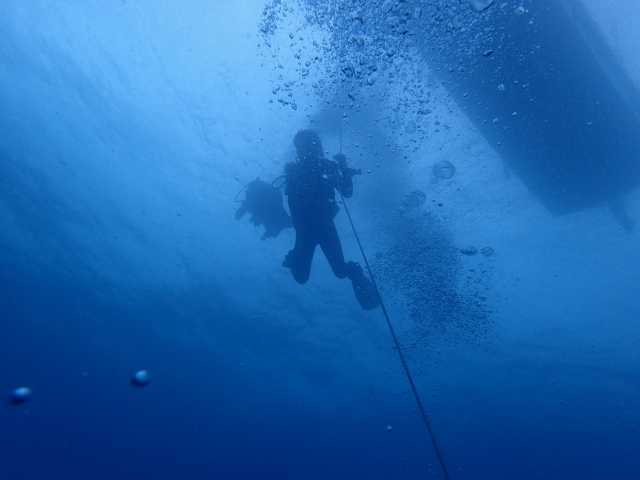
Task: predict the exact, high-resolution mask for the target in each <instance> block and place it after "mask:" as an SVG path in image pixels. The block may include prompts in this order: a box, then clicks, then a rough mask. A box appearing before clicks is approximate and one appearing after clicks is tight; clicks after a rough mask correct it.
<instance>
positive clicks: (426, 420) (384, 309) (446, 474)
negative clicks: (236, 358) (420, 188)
mask: <svg viewBox="0 0 640 480" xmlns="http://www.w3.org/2000/svg"><path fill="white" fill-rule="evenodd" d="M335 6H336V7H337V2H336V3H335ZM343 47H344V43H343V37H342V33H340V36H339V49H338V52H339V58H342V57H344V52H343V50H342V49H343ZM339 82H341V83H342V82H343V79H342V78H341V77H339ZM338 89H339V92H340V93H342V94H344V91H342V90H343V89H342V88H341V85H338ZM339 101H340V102H341V103H342V102H344V98H339ZM341 107H343V108H344V106H343V105H341ZM343 117H344V113H343V112H342V113H341V114H340V123H339V129H340V130H339V139H340V153H342V144H343V130H344V128H343V121H344V118H343ZM338 194H339V195H340V200H341V201H342V206H343V207H344V211H345V213H346V214H347V218H348V219H349V224H350V225H351V230H352V231H353V236H354V237H355V239H356V242H357V244H358V248H359V249H360V254H361V255H362V259H363V260H364V264H365V266H366V268H367V272H368V273H369V278H370V279H371V283H372V284H373V288H374V290H375V292H376V295H377V296H378V299H379V300H380V308H381V310H382V313H383V314H384V318H385V321H386V323H387V327H388V329H389V333H390V334H391V338H392V339H393V343H394V345H395V347H396V351H397V352H398V357H399V358H400V363H401V364H402V369H403V370H404V373H405V375H406V377H407V381H408V382H409V386H410V387H411V393H412V394H413V398H414V399H415V401H416V406H417V407H418V411H419V412H420V417H421V418H422V423H424V426H425V429H426V431H427V434H428V436H429V439H430V440H431V445H432V446H433V451H434V452H435V455H436V458H437V460H438V464H439V465H440V468H441V469H442V474H443V477H444V479H445V480H450V479H451V477H450V475H449V470H448V469H447V464H446V463H445V461H444V455H443V453H442V449H441V448H440V445H439V443H438V439H437V438H436V435H435V432H434V431H433V427H432V426H431V420H429V416H428V415H427V412H426V410H425V408H424V404H423V403H422V398H421V397H420V393H419V392H418V388H417V387H416V383H415V381H414V380H413V375H412V374H411V370H410V369H409V364H408V363H407V359H406V357H405V355H404V352H403V350H402V347H401V345H400V340H398V335H397V334H396V330H395V328H393V323H391V317H390V316H389V312H388V311H387V307H386V305H385V304H384V300H383V298H382V294H381V293H380V289H379V288H378V283H377V282H376V278H375V276H374V275H373V270H371V265H370V264H369V259H368V258H367V255H366V254H365V252H364V247H363V246H362V242H361V241H360V236H359V235H358V231H357V230H356V226H355V224H354V222H353V217H352V216H351V211H350V210H349V206H348V205H347V202H346V200H345V199H344V196H343V195H342V193H341V192H340V191H338Z"/></svg>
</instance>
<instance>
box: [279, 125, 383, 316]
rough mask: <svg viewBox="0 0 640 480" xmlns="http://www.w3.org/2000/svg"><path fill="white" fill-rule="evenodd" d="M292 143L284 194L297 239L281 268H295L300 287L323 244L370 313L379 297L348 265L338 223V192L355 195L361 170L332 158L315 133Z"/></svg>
mask: <svg viewBox="0 0 640 480" xmlns="http://www.w3.org/2000/svg"><path fill="white" fill-rule="evenodd" d="M293 143H294V145H295V148H296V152H297V157H298V158H297V161H294V162H290V163H288V164H287V165H286V167H285V195H286V196H287V200H288V204H289V212H290V214H291V221H292V223H293V228H294V229H295V231H296V240H295V245H294V247H293V249H292V250H290V251H289V253H288V254H287V255H286V257H285V259H284V262H283V264H282V265H283V266H284V267H286V268H289V269H290V270H291V273H292V274H293V278H295V280H296V281H297V282H298V283H300V284H304V283H306V282H307V280H308V279H309V275H310V273H311V263H312V261H313V255H314V253H315V249H316V247H317V246H320V248H321V249H322V252H323V253H324V255H325V257H326V258H327V260H328V262H329V265H330V266H331V269H332V270H333V273H334V274H335V276H336V277H338V278H341V279H342V278H349V279H350V280H351V283H352V286H353V291H354V293H355V296H356V299H357V300H358V303H359V304H360V306H361V307H362V308H363V309H365V310H370V309H373V308H376V307H377V306H378V305H379V298H378V294H377V292H376V290H375V288H374V286H373V284H372V283H371V281H370V280H369V279H368V278H367V277H366V276H365V274H364V272H363V271H362V267H361V266H360V265H359V264H358V263H357V262H346V261H345V259H344V254H343V251H342V243H341V242H340V237H339V236H338V231H337V230H336V226H335V224H334V221H333V220H334V218H335V216H336V214H337V213H338V211H339V207H338V204H337V202H336V195H335V191H336V190H337V191H338V192H339V193H340V194H341V195H343V196H344V197H346V198H349V197H351V196H352V195H353V177H354V175H359V174H360V173H361V172H360V171H359V170H355V169H353V168H349V167H348V166H347V162H346V157H345V156H344V155H343V154H338V155H335V156H334V160H327V159H326V158H325V157H324V151H323V149H322V143H321V141H320V137H319V136H318V134H317V133H316V132H315V131H313V130H300V131H299V132H298V133H297V134H296V135H295V137H294V140H293Z"/></svg>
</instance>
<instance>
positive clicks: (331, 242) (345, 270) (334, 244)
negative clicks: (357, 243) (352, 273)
mask: <svg viewBox="0 0 640 480" xmlns="http://www.w3.org/2000/svg"><path fill="white" fill-rule="evenodd" d="M320 248H322V252H323V253H324V256H325V257H327V260H328V261H329V265H331V270H333V273H334V274H335V276H336V277H338V278H345V277H347V276H349V267H348V265H347V264H346V263H345V261H344V253H343V252H342V243H341V242H340V237H339V236H338V231H337V230H336V226H335V224H334V223H333V222H329V224H328V225H327V226H326V227H325V228H324V229H323V233H322V237H321V238H320Z"/></svg>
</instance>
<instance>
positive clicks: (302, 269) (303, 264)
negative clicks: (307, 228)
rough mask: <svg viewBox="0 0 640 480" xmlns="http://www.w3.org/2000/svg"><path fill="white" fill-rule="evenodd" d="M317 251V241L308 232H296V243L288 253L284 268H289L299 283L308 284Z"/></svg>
mask: <svg viewBox="0 0 640 480" xmlns="http://www.w3.org/2000/svg"><path fill="white" fill-rule="evenodd" d="M315 249H316V241H315V239H314V238H313V236H312V235H310V234H309V233H308V232H300V231H296V243H295V246H294V247H293V250H290V251H289V253H287V256H286V257H285V259H284V263H283V264H282V265H283V266H285V267H287V268H289V269H290V270H291V273H292V274H293V278H295V280H296V282H298V283H306V282H307V280H309V274H310V273H311V261H312V260H313V252H314V251H315Z"/></svg>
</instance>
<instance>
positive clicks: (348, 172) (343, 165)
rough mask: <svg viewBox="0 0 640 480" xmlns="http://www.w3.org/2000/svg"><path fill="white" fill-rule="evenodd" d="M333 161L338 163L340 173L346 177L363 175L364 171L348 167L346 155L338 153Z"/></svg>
mask: <svg viewBox="0 0 640 480" xmlns="http://www.w3.org/2000/svg"><path fill="white" fill-rule="evenodd" d="M333 159H334V160H335V161H336V162H337V163H338V168H339V169H340V173H342V175H344V176H345V177H353V176H354V175H362V170H360V169H359V168H358V169H355V168H351V167H349V166H348V165H347V157H346V156H345V154H344V153H338V154H336V155H334V156H333Z"/></svg>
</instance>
